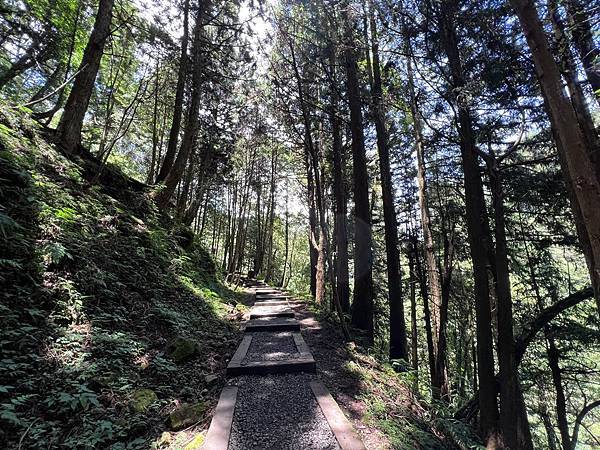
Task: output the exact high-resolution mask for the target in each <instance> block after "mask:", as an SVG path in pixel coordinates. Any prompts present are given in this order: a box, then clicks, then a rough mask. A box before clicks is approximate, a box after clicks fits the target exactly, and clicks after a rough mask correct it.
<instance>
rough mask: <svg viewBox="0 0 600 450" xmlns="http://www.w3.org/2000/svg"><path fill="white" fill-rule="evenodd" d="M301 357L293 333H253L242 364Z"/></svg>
mask: <svg viewBox="0 0 600 450" xmlns="http://www.w3.org/2000/svg"><path fill="white" fill-rule="evenodd" d="M299 357H300V353H298V349H297V348H296V344H295V343H294V338H293V336H292V333H290V332H286V331H282V332H279V333H267V332H262V333H252V343H251V344H250V348H249V349H248V353H246V357H245V358H244V360H243V361H242V365H244V364H248V363H249V362H252V361H282V360H286V359H297V358H299Z"/></svg>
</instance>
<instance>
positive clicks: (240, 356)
mask: <svg viewBox="0 0 600 450" xmlns="http://www.w3.org/2000/svg"><path fill="white" fill-rule="evenodd" d="M251 343H252V335H250V334H248V335H246V336H244V339H242V342H241V343H240V345H239V347H238V348H237V350H236V351H235V353H234V355H233V358H231V361H229V364H228V365H227V371H228V372H229V367H235V366H240V365H242V361H243V360H244V358H245V357H246V353H248V349H249V348H250V344H251Z"/></svg>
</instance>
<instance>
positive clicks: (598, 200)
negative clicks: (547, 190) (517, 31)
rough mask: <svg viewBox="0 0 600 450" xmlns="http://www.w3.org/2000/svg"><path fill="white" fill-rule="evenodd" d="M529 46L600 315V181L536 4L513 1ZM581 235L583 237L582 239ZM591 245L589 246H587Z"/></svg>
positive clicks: (521, 0) (526, 1)
mask: <svg viewBox="0 0 600 450" xmlns="http://www.w3.org/2000/svg"><path fill="white" fill-rule="evenodd" d="M511 4H512V5H513V8H514V9H515V11H516V14H517V17H518V18H519V22H520V24H521V28H522V29H523V33H524V35H525V38H526V40H527V43H528V45H529V48H530V51H531V56H532V59H533V62H534V65H535V70H536V73H537V75H538V80H539V82H540V86H541V88H542V91H543V95H544V98H545V101H546V105H547V108H548V114H549V115H550V119H551V122H552V125H553V127H554V135H555V137H556V139H557V147H558V150H559V152H560V153H561V155H560V156H561V158H560V160H561V166H562V171H563V175H564V177H565V179H566V180H567V184H572V185H573V189H571V190H570V192H571V205H572V208H573V210H574V216H575V220H576V221H578V222H580V224H579V226H578V232H579V234H580V239H581V241H582V243H583V248H584V252H585V256H586V261H587V265H588V270H589V273H590V278H591V280H592V285H593V286H594V291H595V298H596V303H597V306H598V311H599V313H600V181H599V178H598V177H599V174H597V173H596V172H595V170H594V164H593V163H592V161H591V160H590V156H589V154H590V151H589V148H588V147H587V145H586V141H585V138H584V135H583V132H582V130H581V127H580V124H579V122H578V120H577V115H576V114H575V111H574V109H573V106H572V104H571V102H570V101H569V99H568V98H567V96H566V93H565V91H564V89H563V85H562V80H561V76H560V70H559V67H558V64H557V63H556V61H555V59H554V56H553V55H552V52H551V51H550V46H549V44H548V38H547V36H546V33H545V31H544V28H543V26H542V24H541V22H540V19H539V16H538V12H537V9H536V6H535V4H534V3H533V1H531V0H511ZM582 234H584V235H583V236H582ZM586 244H589V245H586Z"/></svg>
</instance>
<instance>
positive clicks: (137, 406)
mask: <svg viewBox="0 0 600 450" xmlns="http://www.w3.org/2000/svg"><path fill="white" fill-rule="evenodd" d="M156 400H158V397H157V396H156V393H155V392H154V391H153V390H152V389H139V390H137V391H135V392H134V393H133V398H132V400H131V406H132V407H133V409H134V410H135V411H137V412H141V413H143V412H145V411H146V410H147V409H148V408H150V405H152V403H154V402H155V401H156Z"/></svg>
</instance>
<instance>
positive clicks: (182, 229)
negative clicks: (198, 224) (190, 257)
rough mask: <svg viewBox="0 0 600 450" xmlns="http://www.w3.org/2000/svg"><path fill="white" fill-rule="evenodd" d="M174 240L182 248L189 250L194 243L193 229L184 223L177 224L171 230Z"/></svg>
mask: <svg viewBox="0 0 600 450" xmlns="http://www.w3.org/2000/svg"><path fill="white" fill-rule="evenodd" d="M173 237H174V238H175V241H176V242H177V244H179V246H180V247H181V248H183V249H184V250H189V249H190V248H191V247H192V244H193V243H194V230H192V229H191V228H190V227H188V226H185V225H178V226H177V227H176V228H175V229H174V230H173Z"/></svg>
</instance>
